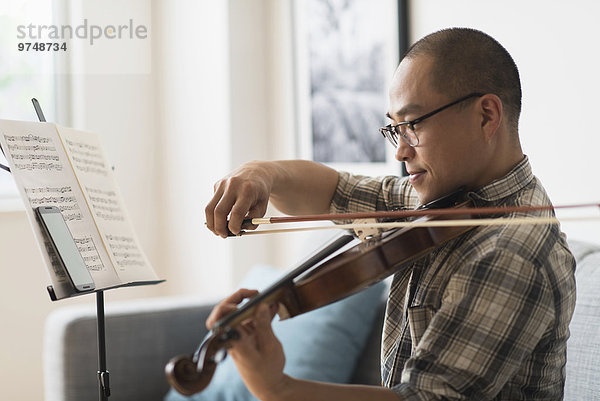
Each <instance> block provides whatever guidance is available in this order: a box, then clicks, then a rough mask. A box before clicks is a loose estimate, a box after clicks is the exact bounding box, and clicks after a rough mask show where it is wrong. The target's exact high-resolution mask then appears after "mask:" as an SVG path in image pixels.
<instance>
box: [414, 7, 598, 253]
mask: <svg viewBox="0 0 600 401" xmlns="http://www.w3.org/2000/svg"><path fill="white" fill-rule="evenodd" d="M599 16H600V3H598V2H596V1H593V0H573V1H568V2H567V1H558V0H550V1H543V0H535V1H520V0H505V1H502V2H498V1H491V0H480V1H475V0H452V1H445V0H418V1H412V2H411V3H410V17H411V21H412V24H411V29H410V33H411V36H412V38H413V39H418V38H420V37H422V36H424V35H426V34H428V33H430V32H433V31H435V30H438V29H441V28H446V27H451V26H467V27H472V28H476V29H481V30H483V31H484V32H487V33H489V34H490V35H492V36H493V37H495V38H496V39H497V40H498V41H499V42H500V43H502V44H503V45H504V47H506V49H507V50H508V51H509V52H510V53H511V54H512V56H513V58H514V59H515V62H516V63H517V66H518V67H519V71H520V74H521V82H522V88H523V111H522V118H521V124H520V136H521V141H522V145H523V149H524V152H525V153H526V154H527V155H528V156H529V158H530V160H531V163H532V166H533V171H534V174H536V175H537V176H538V177H539V178H540V179H541V180H542V182H543V184H544V185H545V187H546V189H547V190H548V193H549V194H550V197H551V199H552V201H553V202H554V203H555V204H557V205H558V204H573V203H582V202H593V201H595V202H598V200H600V186H599V185H597V184H596V182H597V175H598V173H599V172H600V169H599V168H598V164H597V162H598V157H597V150H598V149H599V148H600V128H599V126H598V125H597V124H596V119H595V116H596V115H597V113H598V107H599V106H600V103H599V102H598V99H597V96H596V94H597V93H598V92H599V91H600V75H599V74H598V71H599V70H600V54H599V53H598V51H597V48H598V44H597V39H598V37H600V36H599V35H600V27H599V25H598V17H599ZM590 212H592V214H593V215H596V216H597V215H598V214H597V212H596V211H593V210H592V211H583V214H589V213H590ZM563 215H566V214H565V213H563ZM563 229H564V231H565V232H566V233H567V235H568V237H569V238H575V239H581V240H587V241H593V242H596V243H600V225H598V224H597V223H563Z"/></svg>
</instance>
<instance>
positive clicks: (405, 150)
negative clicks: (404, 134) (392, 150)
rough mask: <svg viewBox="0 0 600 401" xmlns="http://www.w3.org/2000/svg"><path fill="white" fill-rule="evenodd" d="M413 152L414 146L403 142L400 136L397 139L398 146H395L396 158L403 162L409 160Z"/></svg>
mask: <svg viewBox="0 0 600 401" xmlns="http://www.w3.org/2000/svg"><path fill="white" fill-rule="evenodd" d="M414 154H415V148H413V147H412V146H410V145H409V144H408V143H406V142H404V141H403V140H402V138H400V139H399V141H398V146H396V154H395V157H396V160H398V161H399V162H405V161H408V160H410V159H411V158H412V157H413V156H414Z"/></svg>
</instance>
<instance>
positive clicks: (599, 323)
mask: <svg viewBox="0 0 600 401" xmlns="http://www.w3.org/2000/svg"><path fill="white" fill-rule="evenodd" d="M569 247H570V248H571V251H572V252H573V254H574V255H575V258H576V259H577V268H576V271H575V277H576V280H577V301H576V303H575V313H574V314H573V320H571V325H570V326H569V328H570V331H571V337H570V338H569V341H568V342H567V381H566V384H565V398H564V399H565V400H566V401H575V400H593V399H598V397H599V396H600V380H598V379H600V246H598V245H591V244H586V243H583V242H578V241H569Z"/></svg>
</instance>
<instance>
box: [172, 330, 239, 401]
mask: <svg viewBox="0 0 600 401" xmlns="http://www.w3.org/2000/svg"><path fill="white" fill-rule="evenodd" d="M238 338H239V333H238V332H237V331H236V330H235V329H231V328H227V329H225V330H219V331H218V332H217V333H215V332H212V331H211V332H210V333H209V334H208V335H207V336H206V338H205V340H204V341H203V342H202V344H201V345H200V347H199V348H198V350H197V351H196V352H195V353H194V354H193V355H192V356H189V355H178V356H175V357H173V358H171V360H170V361H169V362H168V363H167V365H166V366H165V375H166V376H167V381H168V382H169V384H170V385H171V387H173V388H174V389H175V390H177V392H179V393H180V394H183V395H193V394H196V393H199V392H200V391H202V390H204V389H205V388H206V387H207V386H208V385H209V384H210V381H211V379H212V377H213V375H214V373H215V369H216V368H217V364H218V363H219V362H221V361H222V360H223V359H225V357H226V356H227V351H226V349H227V348H228V345H229V343H230V342H231V341H235V340H237V339H238Z"/></svg>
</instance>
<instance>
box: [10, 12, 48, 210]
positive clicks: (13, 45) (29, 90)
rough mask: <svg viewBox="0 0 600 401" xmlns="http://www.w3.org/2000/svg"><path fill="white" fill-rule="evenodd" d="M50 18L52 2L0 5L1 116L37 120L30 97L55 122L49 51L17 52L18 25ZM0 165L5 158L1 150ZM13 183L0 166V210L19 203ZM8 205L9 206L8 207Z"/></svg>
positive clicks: (21, 41) (20, 40)
mask: <svg viewBox="0 0 600 401" xmlns="http://www.w3.org/2000/svg"><path fill="white" fill-rule="evenodd" d="M52 20H53V6H52V2H49V1H41V0H37V1H36V0H26V1H18V2H17V1H8V2H3V3H2V4H0V118H1V119H7V120H25V121H36V120H37V116H36V114H35V110H34V109H33V105H32V103H31V98H33V97H35V98H37V99H38V100H39V102H40V104H41V106H42V109H43V110H44V114H45V116H46V118H47V119H48V121H54V115H55V112H54V111H55V109H54V104H55V85H56V75H55V74H54V56H53V54H52V52H48V51H45V52H41V51H19V50H18V45H19V43H25V42H31V39H19V38H18V35H17V34H18V31H17V27H18V26H25V27H26V26H27V25H29V24H36V25H37V24H48V25H50V24H51V23H52ZM0 164H3V165H6V159H5V158H4V155H2V154H1V152H0ZM18 198H19V195H18V192H17V188H16V185H15V183H14V181H13V179H12V177H11V175H10V173H8V172H7V171H5V170H3V169H0V209H6V208H7V205H18V204H19V202H20V201H19V200H18ZM8 207H9V208H11V206H8Z"/></svg>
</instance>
